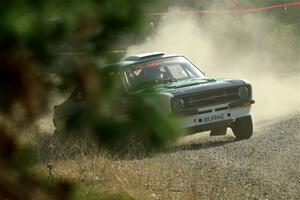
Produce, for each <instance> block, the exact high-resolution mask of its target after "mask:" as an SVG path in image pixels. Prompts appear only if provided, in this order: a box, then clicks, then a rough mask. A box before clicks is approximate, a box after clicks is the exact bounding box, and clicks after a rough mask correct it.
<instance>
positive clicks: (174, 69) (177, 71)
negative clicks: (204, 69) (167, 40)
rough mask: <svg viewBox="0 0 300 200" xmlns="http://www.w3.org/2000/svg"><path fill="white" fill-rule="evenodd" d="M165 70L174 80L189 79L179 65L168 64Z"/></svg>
mask: <svg viewBox="0 0 300 200" xmlns="http://www.w3.org/2000/svg"><path fill="white" fill-rule="evenodd" d="M167 68H168V69H169V71H170V73H171V75H172V76H173V78H175V79H185V78H188V77H189V75H188V74H187V73H186V71H185V70H184V69H183V67H182V66H181V65H180V64H170V65H168V66H167Z"/></svg>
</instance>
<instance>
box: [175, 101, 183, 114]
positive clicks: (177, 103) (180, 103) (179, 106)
mask: <svg viewBox="0 0 300 200" xmlns="http://www.w3.org/2000/svg"><path fill="white" fill-rule="evenodd" d="M183 108H184V101H183V99H175V100H174V101H173V109H174V111H179V110H182V109H183Z"/></svg>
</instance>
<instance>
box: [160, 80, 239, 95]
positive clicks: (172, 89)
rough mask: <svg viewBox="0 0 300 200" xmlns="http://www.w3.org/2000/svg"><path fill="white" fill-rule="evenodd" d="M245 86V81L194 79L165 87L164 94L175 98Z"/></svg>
mask: <svg viewBox="0 0 300 200" xmlns="http://www.w3.org/2000/svg"><path fill="white" fill-rule="evenodd" d="M240 85H245V82H244V81H243V80H234V79H222V78H193V79H188V80H183V81H178V82H172V83H168V84H166V85H164V88H165V89H164V92H167V93H171V94H172V95H173V96H178V95H184V94H190V93H195V92H201V91H203V92H204V91H208V90H215V89H222V88H229V87H235V86H240Z"/></svg>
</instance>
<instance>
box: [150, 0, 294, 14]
mask: <svg viewBox="0 0 300 200" xmlns="http://www.w3.org/2000/svg"><path fill="white" fill-rule="evenodd" d="M291 6H300V2H292V3H286V4H278V5H272V6H265V7H255V8H245V9H228V10H181V11H173V12H153V13H148V15H150V16H159V15H181V14H208V13H222V14H223V13H225V14H227V13H229V14H230V13H251V12H258V11H263V10H271V9H276V8H286V7H291Z"/></svg>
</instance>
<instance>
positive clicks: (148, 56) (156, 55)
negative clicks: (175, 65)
mask: <svg viewBox="0 0 300 200" xmlns="http://www.w3.org/2000/svg"><path fill="white" fill-rule="evenodd" d="M181 56H182V55H179V54H165V53H163V52H151V53H144V54H137V55H132V56H128V57H125V58H123V59H122V61H121V62H119V63H118V64H119V65H122V66H126V65H132V64H136V63H140V62H146V61H151V60H157V59H161V58H171V57H181Z"/></svg>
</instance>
